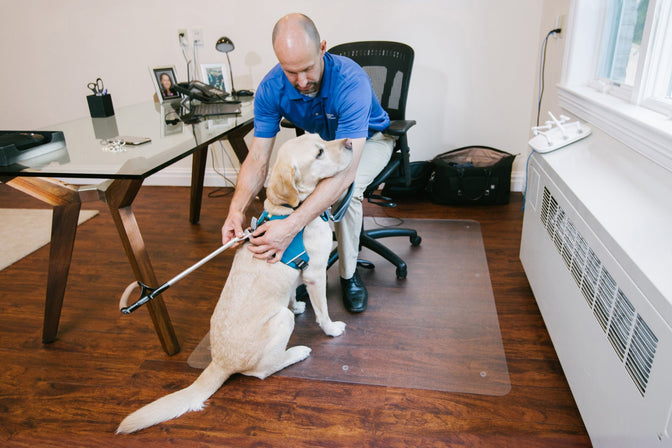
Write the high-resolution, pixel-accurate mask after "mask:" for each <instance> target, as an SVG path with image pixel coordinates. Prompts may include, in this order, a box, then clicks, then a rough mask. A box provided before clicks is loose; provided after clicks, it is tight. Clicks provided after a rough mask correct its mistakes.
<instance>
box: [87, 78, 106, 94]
mask: <svg viewBox="0 0 672 448" xmlns="http://www.w3.org/2000/svg"><path fill="white" fill-rule="evenodd" d="M87 87H88V88H89V89H91V91H92V92H93V93H94V95H105V93H107V91H106V90H105V85H104V84H103V80H102V79H100V78H96V82H90V83H88V84H87Z"/></svg>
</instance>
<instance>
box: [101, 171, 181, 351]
mask: <svg viewBox="0 0 672 448" xmlns="http://www.w3.org/2000/svg"><path fill="white" fill-rule="evenodd" d="M141 185H142V180H126V179H118V180H115V181H113V182H112V183H111V184H109V185H108V186H107V188H105V191H104V194H105V198H106V200H107V204H108V206H109V208H110V213H111V214H112V218H113V219H114V223H115V224H116V226H117V231H118V232H119V236H120V238H121V243H122V244H123V246H124V250H125V251H126V256H127V257H128V261H129V262H130V263H131V268H132V269H133V273H134V274H135V278H136V279H137V280H139V281H141V282H143V283H144V284H146V285H148V286H151V287H153V288H155V287H157V286H159V284H158V282H157V280H156V275H155V274H154V269H153V268H152V265H151V263H150V261H149V254H148V253H147V250H146V249H145V243H144V241H143V240H142V234H141V233H140V228H139V227H138V223H137V222H136V220H135V215H134V214H133V210H132V209H131V203H132V202H133V199H134V198H135V195H136V194H137V193H138V190H139V189H140V186H141ZM147 309H148V311H149V315H150V316H151V318H152V322H153V323H154V328H155V330H156V333H157V335H158V336H159V341H160V342H161V346H162V347H163V350H164V351H165V352H166V353H167V354H169V355H174V354H175V353H178V352H179V351H180V344H179V342H178V340H177V336H176V335H175V330H174V329H173V324H172V323H171V322H170V316H168V309H167V308H166V304H165V302H164V301H163V297H161V296H158V297H157V298H155V299H154V300H151V301H149V302H147Z"/></svg>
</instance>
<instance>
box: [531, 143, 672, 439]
mask: <svg viewBox="0 0 672 448" xmlns="http://www.w3.org/2000/svg"><path fill="white" fill-rule="evenodd" d="M671 204H672V173H670V172H669V171H666V170H665V169H663V168H661V167H660V166H658V165H656V164H654V163H652V162H651V161H649V160H647V159H645V158H643V157H642V156H640V155H638V154H636V153H635V152H634V151H632V150H630V149H628V148H626V147H624V146H623V145H621V144H620V143H618V142H616V141H615V140H613V139H611V138H610V137H608V136H607V135H605V134H603V133H601V132H600V131H599V130H594V132H593V135H591V136H589V137H588V138H587V139H585V140H583V141H580V142H577V143H574V144H572V145H570V146H568V147H566V148H564V149H561V150H558V151H556V152H553V153H548V154H544V155H541V154H537V153H535V154H533V155H532V156H531V158H530V160H529V166H528V186H527V194H526V204H525V214H524V220H523V234H522V240H521V250H520V258H521V261H522V263H523V267H524V269H525V273H526V275H527V277H528V280H529V282H530V285H531V287H532V291H533V292H534V296H535V298H536V300H537V303H538V305H539V309H540V311H541V314H542V316H543V318H544V322H545V324H546V327H547V329H548V332H549V334H550V336H551V340H552V341H553V345H554V347H555V350H556V352H557V354H558V358H559V360H560V363H561V364H562V368H563V370H564V372H565V376H566V377H567V381H568V383H569V386H570V388H571V390H572V394H573V395H574V399H575V400H576V403H577V406H578V408H579V412H580V413H581V416H582V418H583V420H584V423H585V425H586V429H587V431H588V434H589V435H590V438H591V441H592V443H593V445H594V446H596V447H609V448H613V447H638V448H640V447H661V446H663V447H672V439H671V436H672V421H671V413H672V329H671V325H670V324H671V323H672V304H671V300H672V205H671Z"/></svg>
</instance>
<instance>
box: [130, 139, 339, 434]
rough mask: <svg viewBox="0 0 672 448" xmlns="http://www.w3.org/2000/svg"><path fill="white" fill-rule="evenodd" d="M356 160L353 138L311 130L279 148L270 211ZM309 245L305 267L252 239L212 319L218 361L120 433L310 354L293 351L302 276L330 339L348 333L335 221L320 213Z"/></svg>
mask: <svg viewBox="0 0 672 448" xmlns="http://www.w3.org/2000/svg"><path fill="white" fill-rule="evenodd" d="M351 159H352V151H351V149H350V148H349V145H347V142H346V140H335V141H333V142H325V141H323V140H322V139H321V138H320V137H319V136H316V135H311V134H305V135H303V136H301V137H299V138H296V139H292V140H289V141H287V142H286V143H285V144H284V145H282V146H281V147H280V149H279V150H278V156H277V159H276V163H275V165H274V166H273V168H272V170H271V174H270V176H269V181H268V188H267V199H266V202H265V203H264V207H265V208H266V211H267V212H268V213H269V214H270V215H288V214H289V213H291V212H292V207H297V206H298V205H299V204H300V203H301V201H303V200H304V199H305V198H306V197H307V196H308V195H309V194H310V193H311V192H312V191H313V190H314V189H315V187H316V185H317V184H318V182H319V181H320V180H322V179H324V178H327V177H331V176H334V175H335V174H337V173H339V172H341V171H343V170H344V169H345V168H346V167H347V166H348V165H349V163H350V161H351ZM303 243H304V246H305V250H306V252H307V253H308V256H309V257H310V260H309V262H308V266H307V267H306V268H305V269H304V270H303V271H299V270H297V269H294V268H292V267H290V266H288V265H286V264H283V263H280V262H278V263H272V264H271V263H267V262H266V261H265V260H259V259H256V258H253V256H252V252H250V251H249V250H247V248H246V247H245V246H246V245H247V244H249V243H246V244H245V245H243V246H242V247H241V248H239V249H238V251H237V252H236V255H235V258H234V261H233V265H232V267H231V272H230V273H229V277H228V279H227V281H226V284H225V285H224V289H223V290H222V294H221V296H220V298H219V301H218V302H217V306H216V307H215V311H214V313H213V315H212V317H211V318H210V347H211V355H212V361H211V362H210V364H209V365H208V367H206V368H205V370H204V371H203V373H201V375H200V376H199V377H198V379H196V381H195V382H194V383H193V384H192V385H191V386H189V387H187V388H186V389H183V390H180V391H178V392H174V393H172V394H170V395H167V396H165V397H163V398H160V399H158V400H156V401H154V402H153V403H150V404H148V405H146V406H145V407H143V408H141V409H139V410H137V411H135V412H134V413H132V414H130V415H129V416H128V417H126V418H125V419H124V420H123V421H122V422H121V424H120V425H119V428H118V429H117V433H122V434H125V433H131V432H134V431H138V430H140V429H143V428H147V427H149V426H152V425H155V424H157V423H160V422H163V421H166V420H169V419H172V418H176V417H178V416H180V415H182V414H184V413H185V412H188V411H197V410H201V409H203V406H204V403H205V400H207V399H208V398H209V397H210V396H211V395H212V394H214V393H215V392H216V391H217V390H218V389H219V388H220V387H221V386H222V384H224V382H225V381H226V380H227V379H228V378H229V376H231V375H232V374H234V373H242V374H244V375H250V376H256V377H258V378H261V379H264V378H266V377H267V376H269V375H271V374H273V373H275V372H277V371H279V370H281V369H283V368H285V367H287V366H289V365H292V364H294V363H296V362H299V361H302V360H304V359H305V358H306V357H308V355H309V354H310V348H308V347H305V346H296V347H291V348H289V349H288V348H287V343H288V342H289V338H290V336H291V334H292V331H293V330H294V313H297V314H298V313H301V312H303V309H304V308H305V303H302V302H296V300H295V297H294V292H295V291H296V287H297V285H298V284H299V283H298V281H299V277H302V280H303V282H304V283H305V284H306V288H307V291H308V294H309V296H310V302H311V304H312V306H313V309H314V310H315V315H316V317H317V323H318V324H319V326H320V328H322V330H323V331H324V332H325V333H326V334H327V335H329V336H339V335H341V334H342V333H343V331H344V330H345V323H343V322H332V320H331V319H330V318H329V313H328V310H327V297H326V267H327V261H328V257H329V252H330V250H331V245H332V237H331V230H330V227H329V223H327V222H325V221H324V220H323V219H321V218H319V217H318V218H316V219H315V220H313V221H312V222H311V223H309V224H308V225H307V226H306V228H305V229H304V231H303ZM290 306H291V307H292V308H293V309H292V310H290Z"/></svg>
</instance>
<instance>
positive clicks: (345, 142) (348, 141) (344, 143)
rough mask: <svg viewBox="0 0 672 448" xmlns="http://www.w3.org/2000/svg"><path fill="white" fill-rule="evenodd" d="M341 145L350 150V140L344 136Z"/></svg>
mask: <svg viewBox="0 0 672 448" xmlns="http://www.w3.org/2000/svg"><path fill="white" fill-rule="evenodd" d="M343 146H345V149H349V150H352V140H350V139H349V138H346V139H345V141H344V142H343Z"/></svg>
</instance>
